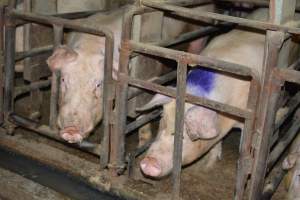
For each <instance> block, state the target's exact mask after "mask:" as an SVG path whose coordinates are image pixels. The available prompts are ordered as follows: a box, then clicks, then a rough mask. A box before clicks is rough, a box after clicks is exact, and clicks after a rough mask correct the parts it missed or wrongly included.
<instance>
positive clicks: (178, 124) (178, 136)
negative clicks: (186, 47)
mask: <svg viewBox="0 0 300 200" xmlns="http://www.w3.org/2000/svg"><path fill="white" fill-rule="evenodd" d="M186 73H187V64H186V63H185V62H183V60H179V62H178V67H177V91H176V119H175V135H174V152H173V171H172V181H173V192H172V199H175V200H176V199H178V200H179V199H180V181H181V180H180V175H181V163H182V139H183V126H184V119H183V118H184V105H185V91H186Z"/></svg>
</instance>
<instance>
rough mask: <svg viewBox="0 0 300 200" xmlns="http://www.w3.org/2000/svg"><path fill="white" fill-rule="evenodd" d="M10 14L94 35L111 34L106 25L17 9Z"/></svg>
mask: <svg viewBox="0 0 300 200" xmlns="http://www.w3.org/2000/svg"><path fill="white" fill-rule="evenodd" d="M10 15H11V17H14V18H17V19H21V20H26V21H30V22H35V23H39V24H46V25H56V26H63V27H64V28H67V29H73V30H77V31H79V32H84V33H89V34H93V35H99V36H105V35H111V31H110V30H108V29H107V28H105V27H99V28H97V29H95V28H94V27H91V26H89V25H88V24H80V23H78V22H76V21H71V20H68V19H62V18H59V17H52V16H46V15H38V14H33V13H26V12H19V11H16V10H15V9H13V10H12V11H11V13H10Z"/></svg>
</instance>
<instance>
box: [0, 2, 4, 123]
mask: <svg viewBox="0 0 300 200" xmlns="http://www.w3.org/2000/svg"><path fill="white" fill-rule="evenodd" d="M4 12H5V9H4V7H2V6H1V7H0V125H1V124H2V123H3V122H4V116H3V101H4V99H3V98H4V96H3V82H4V74H3V72H4V41H3V40H4V17H5V16H4Z"/></svg>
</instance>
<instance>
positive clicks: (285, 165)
mask: <svg viewBox="0 0 300 200" xmlns="http://www.w3.org/2000/svg"><path fill="white" fill-rule="evenodd" d="M296 161H297V154H293V153H292V154H290V155H288V156H287V157H286V158H285V159H284V160H283V162H282V169H284V170H289V169H291V168H293V167H294V165H295V163H296Z"/></svg>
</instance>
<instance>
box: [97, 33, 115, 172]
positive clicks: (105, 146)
mask: <svg viewBox="0 0 300 200" xmlns="http://www.w3.org/2000/svg"><path fill="white" fill-rule="evenodd" d="M113 49H114V38H113V37H112V36H111V37H110V36H106V39H105V60H104V74H105V76H104V80H103V83H104V85H103V102H102V106H103V109H102V111H103V137H102V141H101V144H102V148H101V156H100V167H101V168H105V167H107V165H108V162H109V152H110V151H109V143H110V142H109V135H110V132H111V123H110V122H111V121H110V120H111V119H112V116H113V101H114V98H115V88H114V81H113V77H112V74H113V52H114V51H113ZM99 103H100V102H99Z"/></svg>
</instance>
